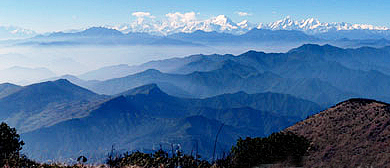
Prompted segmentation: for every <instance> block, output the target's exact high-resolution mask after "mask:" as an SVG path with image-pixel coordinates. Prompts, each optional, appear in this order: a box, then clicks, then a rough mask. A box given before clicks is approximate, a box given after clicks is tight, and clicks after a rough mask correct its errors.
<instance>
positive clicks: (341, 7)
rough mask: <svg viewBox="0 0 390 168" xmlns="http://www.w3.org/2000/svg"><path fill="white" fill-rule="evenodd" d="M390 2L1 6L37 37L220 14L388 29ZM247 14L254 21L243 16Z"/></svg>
mask: <svg viewBox="0 0 390 168" xmlns="http://www.w3.org/2000/svg"><path fill="white" fill-rule="evenodd" d="M389 9H390V2H388V1H385V0H369V1H368V0H367V1H363V0H354V1H352V0H240V1H238V0H196V1H195V0H193V1H190V0H154V1H152V0H115V1H114V0H62V1H60V0H1V1H0V25H13V26H19V27H23V28H28V29H33V30H35V31H38V32H47V31H59V30H66V29H79V28H84V27H90V26H101V25H117V24H122V23H130V22H131V21H132V20H134V19H135V17H133V16H131V13H133V12H137V11H142V12H150V13H151V14H152V15H154V16H156V17H164V15H165V14H167V13H173V12H181V13H185V12H196V13H199V15H198V16H197V17H199V18H200V19H206V18H209V17H212V16H217V15H219V14H224V15H227V16H228V17H230V18H232V19H233V21H236V22H237V21H241V20H243V19H247V20H249V21H251V22H253V23H259V22H263V23H268V22H272V21H275V20H278V19H282V18H284V17H285V16H291V17H292V18H293V19H299V20H300V19H305V18H311V17H314V18H318V19H319V20H320V21H321V22H343V21H345V22H350V23H367V24H373V25H377V26H387V27H390V22H389V20H388V18H390V12H388V10H389ZM237 12H247V13H249V14H251V15H250V16H244V17H242V16H239V15H238V14H237Z"/></svg>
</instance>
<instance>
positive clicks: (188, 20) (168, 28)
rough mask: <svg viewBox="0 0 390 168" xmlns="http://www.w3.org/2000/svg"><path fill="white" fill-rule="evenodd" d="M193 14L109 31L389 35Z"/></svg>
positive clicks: (311, 21) (309, 22)
mask: <svg viewBox="0 0 390 168" xmlns="http://www.w3.org/2000/svg"><path fill="white" fill-rule="evenodd" d="M197 15H198V14H196V13H195V12H188V13H179V12H176V13H169V14H166V15H165V17H166V18H165V19H162V20H157V19H156V18H155V17H154V16H151V15H148V16H147V17H137V18H136V19H135V20H134V21H133V22H132V23H130V24H125V25H121V26H112V27H110V28H113V29H116V30H119V31H122V32H123V33H128V32H146V33H150V34H158V35H168V34H173V33H179V32H184V33H191V32H194V31H197V30H202V31H206V32H211V31H216V32H223V33H231V34H243V33H246V32H248V31H249V30H251V29H253V28H257V29H270V30H299V31H303V32H305V33H307V34H317V33H325V32H330V31H341V30H369V31H390V29H389V28H387V27H380V26H374V25H368V24H351V23H345V22H339V23H337V22H333V23H326V22H320V21H319V20H318V19H315V18H308V19H303V20H294V19H292V18H291V17H290V16H287V17H286V18H283V19H281V20H277V21H275V22H271V23H259V24H256V25H255V24H252V23H250V22H249V21H248V20H243V21H241V22H238V23H236V22H234V21H232V20H231V19H230V18H229V17H227V16H226V15H218V16H215V17H211V18H209V19H205V20H200V19H198V18H197Z"/></svg>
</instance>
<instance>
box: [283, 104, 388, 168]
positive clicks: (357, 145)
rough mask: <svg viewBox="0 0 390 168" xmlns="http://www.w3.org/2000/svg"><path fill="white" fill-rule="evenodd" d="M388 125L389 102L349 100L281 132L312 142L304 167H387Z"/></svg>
mask: <svg viewBox="0 0 390 168" xmlns="http://www.w3.org/2000/svg"><path fill="white" fill-rule="evenodd" d="M389 126H390V105H389V104H386V103H383V102H379V101H375V100H369V99H350V100H347V101H344V102H341V103H339V104H337V105H336V106H334V107H331V108H329V109H327V110H325V111H323V112H321V113H318V114H316V115H313V116H311V117H309V118H308V119H306V120H304V121H302V122H299V123H297V124H296V125H294V126H291V127H289V128H287V129H286V130H285V131H292V132H293V133H296V134H298V135H302V136H304V137H305V138H307V139H308V140H310V141H311V142H312V147H311V149H310V150H309V155H308V156H307V158H306V160H305V163H304V167H388V166H390V162H389V159H388V158H389V157H388V153H390V148H388V146H389V145H390V129H389V128H390V127H389Z"/></svg>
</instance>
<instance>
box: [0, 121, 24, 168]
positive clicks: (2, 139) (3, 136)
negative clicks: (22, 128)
mask: <svg viewBox="0 0 390 168" xmlns="http://www.w3.org/2000/svg"><path fill="white" fill-rule="evenodd" d="M23 145H24V142H23V141H21V140H20V136H19V135H18V134H17V133H16V129H15V128H10V127H9V126H8V125H7V124H6V123H4V122H2V123H1V124H0V166H4V164H6V163H8V162H10V161H11V160H15V159H19V156H20V155H19V151H20V150H22V146H23Z"/></svg>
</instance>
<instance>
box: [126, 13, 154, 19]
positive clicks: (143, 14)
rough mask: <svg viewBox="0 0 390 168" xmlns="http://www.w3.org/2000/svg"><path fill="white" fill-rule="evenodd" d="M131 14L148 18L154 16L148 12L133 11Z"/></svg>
mask: <svg viewBox="0 0 390 168" xmlns="http://www.w3.org/2000/svg"><path fill="white" fill-rule="evenodd" d="M131 15H133V16H135V17H138V18H139V17H148V18H152V19H153V18H155V17H154V16H153V15H151V14H150V13H149V12H133V13H132V14H131Z"/></svg>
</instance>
